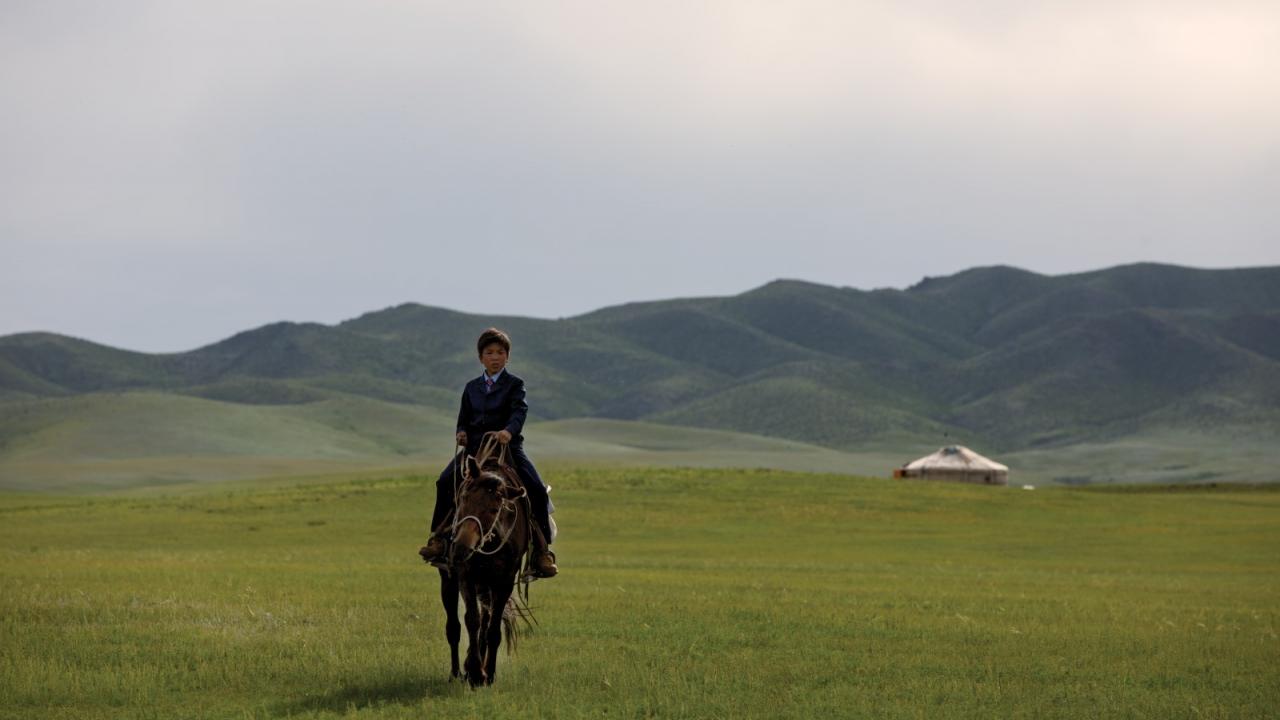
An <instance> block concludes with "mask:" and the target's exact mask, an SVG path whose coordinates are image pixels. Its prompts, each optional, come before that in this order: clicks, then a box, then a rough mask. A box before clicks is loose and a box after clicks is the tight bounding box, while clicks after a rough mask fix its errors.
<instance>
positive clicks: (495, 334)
mask: <svg viewBox="0 0 1280 720" xmlns="http://www.w3.org/2000/svg"><path fill="white" fill-rule="evenodd" d="M490 345H500V346H501V347H502V349H503V350H506V351H507V353H508V354H510V352H511V337H510V336H508V335H507V334H506V333H504V332H502V331H501V330H499V329H498V328H489V329H488V330H485V331H484V332H482V333H480V339H479V340H477V341H476V354H477V355H483V354H484V349H485V348H487V347H489V346H490Z"/></svg>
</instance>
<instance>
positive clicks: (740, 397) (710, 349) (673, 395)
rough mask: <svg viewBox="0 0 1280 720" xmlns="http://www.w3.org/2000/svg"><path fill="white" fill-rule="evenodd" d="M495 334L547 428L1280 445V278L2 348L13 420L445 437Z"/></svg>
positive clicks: (994, 441)
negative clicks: (244, 408) (1193, 435)
mask: <svg viewBox="0 0 1280 720" xmlns="http://www.w3.org/2000/svg"><path fill="white" fill-rule="evenodd" d="M489 325H497V326H499V327H502V328H505V329H506V330H507V331H508V332H510V333H511V334H512V336H513V338H514V341H515V349H514V353H513V358H512V369H513V370H514V371H516V372H517V373H519V374H521V375H523V376H525V377H526V379H527V381H528V383H529V388H530V392H531V401H532V403H533V406H534V411H535V413H536V414H537V415H538V416H540V417H543V418H547V419H563V418H574V417H601V418H615V419H626V420H647V421H653V422H658V423H667V424H675V425H691V426H699V427H705V428H714V429H724V430H736V431H743V432H750V433H757V434H764V435H771V436H776V437H781V438H789V439H797V440H805V441H809V442H813V443H817V444H822V445H827V446H830V447H849V446H856V445H866V444H868V443H872V442H875V441H877V440H878V439H883V438H928V439H935V440H937V441H938V442H939V443H941V442H943V441H944V438H963V439H965V440H966V441H967V442H970V443H974V444H980V445H981V446H982V447H985V448H989V449H1004V450H1018V449H1026V448H1032V447H1041V446H1055V445H1063V444H1071V443H1078V442H1083V441H1093V440H1099V439H1106V438H1112V437H1118V436H1121V435H1125V434H1128V433H1133V432H1135V431H1137V430H1140V429H1146V428H1161V429H1192V430H1201V431H1202V430H1221V431H1224V432H1225V431H1233V430H1232V429H1234V428H1244V429H1246V430H1247V431H1249V432H1274V431H1275V430H1276V429H1277V428H1280V268H1274V267H1273V268H1250V269H1238V270H1195V269H1189V268H1181V267H1171V266H1165V265H1154V264H1140V265H1129V266H1123V267H1117V268H1112V269H1109V270H1102V271H1098V272H1090V273H1082V274H1075V275H1063V276H1054V277H1050V276H1044V275H1038V274H1035V273H1031V272H1027V271H1024V270H1018V269H1015V268H1009V267H985V268H975V269H972V270H967V271H965V272H962V273H958V274H956V275H952V276H950V277H942V278H926V279H925V280H923V281H922V282H920V283H919V284H917V285H915V286H913V287H911V288H908V289H906V290H874V291H861V290H855V289H851V288H836V287H828V286H823V285H815V284H812V283H805V282H799V281H791V280H779V281H776V282H772V283H769V284H768V285H765V286H763V287H760V288H757V289H755V290H751V291H749V292H745V293H743V294H741V295H736V296H732V297H713V298H695V299H682V300H667V301H661V302H646V303H633V304H628V305H621V306H617V307H610V308H605V309H602V310H598V311H596V312H592V313H588V314H586V315H581V316H578V317H573V318H568V319H562V320H542V319H534V318H525V317H492V316H482V315H468V314H464V313H458V312H452V311H449V310H443V309H439V308H431V307H424V306H421V305H414V304H406V305H400V306H397V307H393V308H388V309H385V310H380V311H377V312H371V313H368V314H366V315H363V316H361V317H358V318H355V319H353V320H349V321H346V322H343V323H340V324H338V325H336V326H326V325H320V324H294V323H276V324H272V325H267V326H264V327H261V328H257V329H254V330H249V331H246V332H243V333H240V334H238V335H235V336H234V337H231V338H228V339H226V340H224V341H222V342H219V343H215V344H213V345H209V346H207V347H203V348H200V349H197V350H193V351H191V352H186V353H176V354H164V355H151V354H144V353H135V352H128V351H124V350H118V349H114V348H109V347H104V346H102V345H97V344H94V343H90V342H86V341H83V340H76V339H73V338H68V337H63V336H59V335H53V334H48V333H34V334H22V335H11V336H7V337H3V338H0V410H3V408H4V407H5V406H6V405H7V404H12V403H21V402H25V403H30V402H31V401H33V400H35V399H42V398H43V399H49V398H66V397H72V396H81V395H86V394H95V393H104V392H111V393H118V392H122V391H135V390H147V391H152V392H154V391H161V392H164V393H170V394H174V395H187V396H196V397H201V398H208V399H213V400H218V401H222V402H228V403H235V404H242V405H305V404H308V403H315V402H320V401H323V400H325V399H327V398H334V397H352V396H355V397H362V398H371V399H375V400H379V401H383V402H390V403H397V404H413V405H420V406H423V407H426V408H430V409H432V410H433V411H437V412H438V413H441V414H444V415H446V416H447V415H448V414H449V413H451V412H453V408H454V407H455V405H454V403H456V398H457V395H458V391H459V388H460V387H461V385H462V383H463V382H465V380H466V379H468V378H469V377H470V376H472V375H474V374H475V373H477V372H478V367H477V363H476V360H475V354H474V349H473V343H474V339H475V337H476V336H477V335H478V334H479V332H480V330H482V329H483V328H484V327H487V326H489ZM5 427H8V426H6V425H4V424H0V454H3V451H4V450H3V448H4V441H5V438H4V437H3V436H2V434H3V433H4V428H5Z"/></svg>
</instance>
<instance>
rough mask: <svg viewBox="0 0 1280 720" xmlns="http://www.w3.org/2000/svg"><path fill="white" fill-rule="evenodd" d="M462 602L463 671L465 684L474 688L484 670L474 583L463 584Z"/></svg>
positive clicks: (481, 635)
mask: <svg viewBox="0 0 1280 720" xmlns="http://www.w3.org/2000/svg"><path fill="white" fill-rule="evenodd" d="M462 602H463V604H464V605H466V614H465V615H464V616H463V619H464V620H466V622H467V661H466V663H465V664H464V665H463V669H464V670H466V677H467V682H469V683H471V686H472V687H475V686H476V685H479V684H481V683H483V682H484V668H483V667H482V666H481V662H480V642H481V638H482V637H484V636H483V634H482V633H481V632H480V607H479V603H478V602H477V600H476V588H475V584H474V583H471V582H466V583H463V585H462Z"/></svg>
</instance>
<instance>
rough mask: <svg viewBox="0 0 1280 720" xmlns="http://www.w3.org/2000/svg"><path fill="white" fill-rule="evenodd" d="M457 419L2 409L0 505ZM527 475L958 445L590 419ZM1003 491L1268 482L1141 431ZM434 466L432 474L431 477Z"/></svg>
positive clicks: (329, 468)
mask: <svg viewBox="0 0 1280 720" xmlns="http://www.w3.org/2000/svg"><path fill="white" fill-rule="evenodd" d="M455 417H456V410H453V411H446V410H443V409H440V408H439V407H435V406H431V405H424V404H403V403H392V402H385V401H381V400H375V399H371V398H367V397H360V396H355V395H342V394H339V395H335V396H333V397H329V398H327V399H325V400H321V401H317V402H308V403H298V404H284V405H246V404H241V403H232V402H222V401H218V400H211V399H208V398H202V397H189V396H185V395H174V394H167V393H159V392H127V393H117V392H109V393H93V394H86V395H77V396H74V397H64V398H40V399H27V400H22V401H14V402H10V403H7V404H4V405H3V406H2V407H0V490H17V491H39V492H43V491H58V492H99V491H113V490H119V489H127V488H134V487H141V486H156V485H182V484H186V483H192V482H213V481H218V482H221V481H225V480H228V479H252V478H259V477H266V476H281V475H295V476H309V475H315V474H331V473H334V472H357V471H360V472H363V471H367V470H369V469H370V468H378V469H384V470H385V469H389V468H400V470H399V472H400V473H401V474H405V473H408V472H411V471H412V469H413V468H421V467H422V466H423V465H424V464H426V465H427V466H431V465H434V464H437V462H438V460H439V458H441V457H447V456H448V453H449V452H450V443H451V442H452V438H453V428H454V419H455ZM529 428H530V429H529V434H530V436H531V437H535V438H536V443H535V445H534V447H532V448H531V452H533V453H534V455H535V459H537V460H538V461H540V462H545V461H548V460H554V461H557V462H562V463H566V464H575V465H607V466H629V467H654V466H663V467H672V466H680V467H684V466H687V467H763V468H773V469H785V470H800V471H805V472H832V473H842V474H857V475H869V476H880V477H887V476H888V475H889V474H890V472H891V470H892V469H893V468H895V467H899V466H901V465H902V464H903V463H905V462H909V461H911V460H914V459H915V458H918V457H921V456H923V455H926V454H928V453H931V452H933V451H934V450H937V448H938V447H939V446H940V445H943V444H946V443H953V442H961V443H967V442H968V441H967V440H966V439H965V438H955V437H947V436H938V437H930V436H920V435H898V436H894V435H882V436H878V437H876V438H875V439H874V440H870V439H869V440H866V441H864V443H863V444H861V445H848V446H843V447H840V448H838V449H836V448H829V447H820V446H817V445H811V444H806V443H802V442H796V441H794V440H785V439H781V438H776V437H765V436H762V435H752V434H748V433H739V432H731V431H725V430H710V429H701V428H690V427H677V426H671V425H660V424H655V423H648V422H636V421H624V420H606V419H601V418H592V419H572V420H557V421H547V420H543V419H535V420H533V421H532V422H531V423H530V425H529ZM973 447H974V449H975V450H977V451H979V452H982V453H985V454H989V455H991V456H992V457H994V458H996V459H998V460H1000V461H1001V462H1004V463H1006V464H1008V465H1009V466H1010V467H1011V468H1012V475H1013V481H1014V482H1015V483H1017V484H1024V483H1029V484H1035V485H1047V484H1053V483H1070V484H1107V483H1113V482H1115V483H1126V482H1128V483H1132V482H1157V483H1177V482H1276V481H1280V471H1277V470H1276V468H1280V446H1278V445H1277V444H1276V443H1275V441H1274V438H1273V437H1272V436H1271V435H1270V434H1268V433H1267V432H1266V431H1265V429H1258V430H1255V431H1254V432H1252V433H1244V432H1233V433H1230V434H1228V433H1227V431H1225V430H1222V431H1218V432H1214V433H1210V432H1202V433H1193V432H1189V431H1170V430H1153V429H1148V430H1145V431H1143V432H1141V433H1137V434H1134V435H1130V436H1124V437H1118V438H1113V439H1109V440H1105V441H1098V442H1090V443H1079V444H1074V445H1066V446H1053V447H1040V448H1034V449H1027V450H1022V451H1018V452H1008V453H1006V452H997V451H994V450H992V449H991V448H987V447H984V446H982V445H980V444H975V445H973ZM439 464H443V463H439Z"/></svg>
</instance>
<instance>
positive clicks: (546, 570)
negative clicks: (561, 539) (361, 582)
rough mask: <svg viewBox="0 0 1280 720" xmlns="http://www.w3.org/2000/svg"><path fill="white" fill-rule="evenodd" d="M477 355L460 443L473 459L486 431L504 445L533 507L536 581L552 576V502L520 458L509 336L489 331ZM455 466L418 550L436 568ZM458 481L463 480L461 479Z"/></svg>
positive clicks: (519, 404) (517, 385) (444, 476)
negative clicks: (477, 373) (428, 533)
mask: <svg viewBox="0 0 1280 720" xmlns="http://www.w3.org/2000/svg"><path fill="white" fill-rule="evenodd" d="M476 351H477V352H478V353H479V355H480V364H481V365H483V366H484V373H483V374H481V376H480V377H478V378H476V379H475V380H472V381H471V382H469V383H467V385H466V387H464V388H463V389H462V406H461V408H459V410H458V427H457V430H458V435H457V441H458V444H459V445H465V446H466V448H467V454H468V455H475V454H476V452H477V451H478V450H479V448H480V441H481V439H482V438H483V436H484V434H485V433H488V432H496V433H497V434H498V442H500V443H503V444H505V445H506V446H507V449H508V451H509V452H510V455H511V464H512V465H513V466H514V467H515V470H516V472H517V473H518V474H519V475H520V481H521V482H522V483H524V487H525V490H527V491H528V493H529V505H530V507H531V508H532V509H533V518H532V520H533V521H534V522H535V523H537V527H538V531H539V532H535V533H534V534H533V554H532V556H531V557H530V559H529V566H530V570H531V571H532V572H533V575H534V576H535V577H554V576H555V574H556V572H558V569H557V568H556V556H555V553H553V552H551V549H550V548H549V547H547V544H548V543H549V542H550V540H551V519H550V515H549V512H550V507H549V506H550V501H549V499H548V498H547V486H546V485H544V484H543V483H542V478H540V477H538V471H537V469H535V468H534V467H533V463H532V462H530V461H529V456H528V455H525V454H524V438H523V437H522V436H521V435H520V431H521V429H523V428H524V420H525V416H527V415H528V413H529V405H528V403H526V402H525V401H524V381H523V380H521V379H520V378H518V377H516V376H515V375H512V374H511V373H509V372H507V370H506V367H507V360H508V358H510V356H511V338H510V337H508V336H507V334H506V333H504V332H502V331H501V330H499V329H497V328H489V329H488V330H485V331H484V332H483V333H481V335H480V339H479V340H478V341H476ZM453 473H454V464H453V463H449V466H448V467H446V468H445V469H444V472H442V473H440V479H439V480H436V507H435V512H434V513H432V515H431V527H432V528H434V532H433V533H432V535H431V539H430V540H428V541H427V544H426V546H424V547H423V548H422V549H421V550H419V551H418V554H419V555H421V556H422V559H423V560H426V561H427V562H429V563H431V564H432V565H435V566H437V567H446V566H447V560H446V556H447V555H448V549H449V540H448V535H449V528H448V527H447V526H445V524H444V521H445V519H446V518H447V517H448V515H449V513H451V512H453V488H454V477H453ZM459 482H461V478H459Z"/></svg>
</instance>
